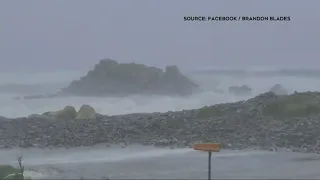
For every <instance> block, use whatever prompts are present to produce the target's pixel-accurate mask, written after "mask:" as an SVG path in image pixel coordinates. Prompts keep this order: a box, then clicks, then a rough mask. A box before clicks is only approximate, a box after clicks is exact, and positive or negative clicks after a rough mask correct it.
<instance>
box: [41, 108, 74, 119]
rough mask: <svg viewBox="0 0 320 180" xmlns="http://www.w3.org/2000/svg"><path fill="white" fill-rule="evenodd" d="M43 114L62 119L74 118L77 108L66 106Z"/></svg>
mask: <svg viewBox="0 0 320 180" xmlns="http://www.w3.org/2000/svg"><path fill="white" fill-rule="evenodd" d="M42 115H43V116H51V117H55V118H62V119H74V118H75V117H76V116H77V110H76V109H75V108H74V107H73V106H66V107H64V108H63V109H62V110H59V111H53V112H46V113H43V114H42Z"/></svg>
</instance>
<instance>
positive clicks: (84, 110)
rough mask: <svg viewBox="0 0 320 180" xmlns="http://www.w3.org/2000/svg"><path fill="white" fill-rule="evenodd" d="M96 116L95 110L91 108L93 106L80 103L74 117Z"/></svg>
mask: <svg viewBox="0 0 320 180" xmlns="http://www.w3.org/2000/svg"><path fill="white" fill-rule="evenodd" d="M95 118H96V111H95V110H94V109H93V107H91V106H89V105H86V104H85V105H82V106H81V107H80V109H79V111H78V112H77V114H76V117H75V119H77V120H80V119H87V120H89V119H95Z"/></svg>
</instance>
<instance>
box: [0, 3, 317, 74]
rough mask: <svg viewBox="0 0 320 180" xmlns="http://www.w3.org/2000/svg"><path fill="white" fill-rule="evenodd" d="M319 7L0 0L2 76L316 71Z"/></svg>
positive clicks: (301, 5) (314, 5)
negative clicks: (112, 66) (132, 67)
mask: <svg viewBox="0 0 320 180" xmlns="http://www.w3.org/2000/svg"><path fill="white" fill-rule="evenodd" d="M319 7H320V1H317V0H313V1H312V0H309V1H301V0H300V1H298V0H283V1H276V0H269V1H254V0H252V1H248V0H241V1H235V0H221V1H215V0H208V1H205V0H197V1H196V0H174V1H172V0H161V1H160V0H157V1H156V0H134V1H133V0H132V1H129V0H114V1H111V0H0V70H1V71H21V70H24V71H54V70H59V69H66V70H68V69H70V70H77V69H87V68H89V67H90V68H91V67H92V66H93V65H94V64H95V63H97V62H98V61H99V60H100V59H103V58H112V59H115V60H118V61H121V62H137V63H144V64H147V65H154V66H158V67H163V66H165V65H167V64H176V65H179V66H181V67H182V68H201V67H210V66H211V67H219V66H232V67H246V66H282V67H284V66H296V67H303V66H304V67H317V66H318V65H320V62H319V53H320V51H319V47H320V46H319V45H320V35H319V32H320V28H319V27H320V21H319V17H320V11H319ZM184 16H290V17H291V21H289V22H267V21H263V22H228V23H226V22H184V21H183V17H184Z"/></svg>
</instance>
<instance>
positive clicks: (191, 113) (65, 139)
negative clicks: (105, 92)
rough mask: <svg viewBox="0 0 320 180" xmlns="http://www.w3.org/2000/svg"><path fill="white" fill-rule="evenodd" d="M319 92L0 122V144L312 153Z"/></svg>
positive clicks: (317, 134)
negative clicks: (211, 146) (211, 145)
mask: <svg viewBox="0 0 320 180" xmlns="http://www.w3.org/2000/svg"><path fill="white" fill-rule="evenodd" d="M319 127H320V93H318V92H304V93H294V94H291V95H284V96H278V95H276V94H274V93H272V92H268V93H264V94H261V95H259V96H256V97H254V98H251V99H248V100H247V101H239V102H235V103H225V104H217V105H214V106H206V107H203V108H200V109H194V110H184V111H177V112H166V113H137V114H127V115H118V116H101V115H99V116H97V117H96V118H95V119H92V120H89V121H88V120H87V119H70V120H66V119H62V118H55V119H54V120H46V119H43V118H41V117H33V118H29V119H26V118H17V119H8V120H0V147H2V148H10V147H16V146H19V147H74V146H91V145H94V144H98V143H107V144H119V143H121V144H122V143H124V144H136V143H138V144H145V145H156V146H170V147H188V146H192V145H193V144H194V143H199V142H218V143H221V145H222V148H232V149H243V148H262V149H274V147H277V148H289V149H291V150H294V151H304V152H317V151H318V150H319V147H320V146H319V145H320V144H319V143H320V142H319V139H320V128H319Z"/></svg>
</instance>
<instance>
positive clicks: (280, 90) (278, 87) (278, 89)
mask: <svg viewBox="0 0 320 180" xmlns="http://www.w3.org/2000/svg"><path fill="white" fill-rule="evenodd" d="M270 91H271V92H273V93H275V94H276V95H288V94H289V92H288V91H287V90H286V89H285V88H284V87H283V86H282V85H281V84H276V85H274V86H272V87H271V88H270Z"/></svg>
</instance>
